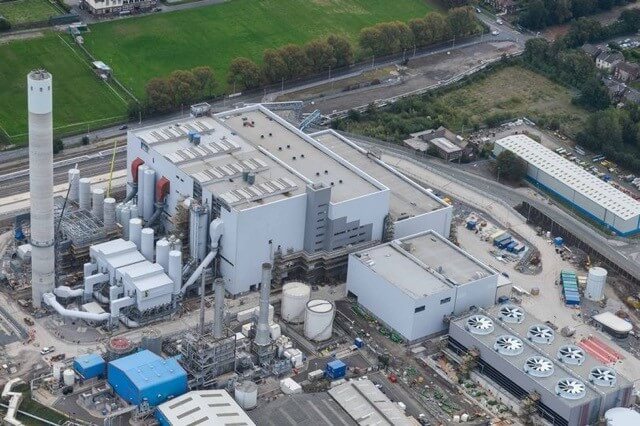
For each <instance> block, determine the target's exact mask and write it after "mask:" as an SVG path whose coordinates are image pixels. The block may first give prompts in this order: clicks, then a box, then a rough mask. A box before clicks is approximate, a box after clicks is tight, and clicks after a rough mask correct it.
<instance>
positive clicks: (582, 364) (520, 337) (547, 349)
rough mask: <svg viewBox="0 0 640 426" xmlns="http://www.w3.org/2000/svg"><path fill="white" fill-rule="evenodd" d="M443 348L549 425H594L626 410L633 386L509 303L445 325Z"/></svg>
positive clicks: (570, 341) (473, 313)
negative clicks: (612, 411) (617, 410)
mask: <svg viewBox="0 0 640 426" xmlns="http://www.w3.org/2000/svg"><path fill="white" fill-rule="evenodd" d="M449 348H450V350H451V351H452V353H454V355H453V357H454V358H456V359H457V361H458V362H460V363H469V362H470V363H471V365H477V366H478V369H479V371H480V372H481V373H482V374H484V375H485V376H487V377H488V378H489V379H490V380H491V381H493V382H495V383H496V384H497V385H498V386H500V387H501V388H503V389H505V390H506V391H507V392H508V393H510V394H511V395H513V396H514V397H515V398H516V399H518V400H522V401H524V402H525V404H524V405H525V406H527V404H528V406H529V407H530V408H531V409H532V410H533V411H537V412H538V414H539V415H540V416H542V417H543V418H544V419H546V420H547V421H549V422H550V423H551V424H554V425H569V426H582V425H586V424H596V423H597V422H598V421H599V419H601V418H603V416H604V413H605V412H606V411H607V410H608V409H610V408H612V407H620V406H628V405H629V404H630V401H631V398H632V391H633V386H632V383H631V382H629V381H628V380H627V379H626V378H624V377H623V376H621V375H619V374H617V373H616V371H615V370H614V368H613V367H610V366H608V365H602V364H601V363H600V362H599V361H597V360H596V359H595V358H593V357H591V356H590V355H589V354H588V353H587V351H585V350H584V349H583V348H582V347H580V346H578V345H576V344H575V343H574V342H573V341H572V340H571V339H570V338H566V337H564V336H562V335H560V334H559V333H556V332H555V331H554V330H553V329H552V328H550V327H549V326H548V325H546V324H545V323H544V322H543V321H541V320H539V319H538V318H535V317H533V316H531V315H530V314H528V313H527V312H525V311H524V310H523V309H522V308H521V307H519V306H515V305H498V306H495V307H493V308H491V309H489V310H486V311H482V310H479V311H477V312H472V313H467V314H465V315H463V316H460V317H458V318H456V319H454V320H452V321H451V324H450V327H449Z"/></svg>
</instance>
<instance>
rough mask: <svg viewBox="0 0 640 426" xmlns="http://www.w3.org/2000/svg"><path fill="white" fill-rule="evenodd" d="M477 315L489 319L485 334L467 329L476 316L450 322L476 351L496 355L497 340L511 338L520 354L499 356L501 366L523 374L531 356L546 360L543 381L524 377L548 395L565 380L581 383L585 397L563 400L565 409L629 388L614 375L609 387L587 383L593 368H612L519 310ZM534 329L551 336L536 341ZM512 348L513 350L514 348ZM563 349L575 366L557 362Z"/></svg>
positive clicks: (497, 309)
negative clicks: (548, 368)
mask: <svg viewBox="0 0 640 426" xmlns="http://www.w3.org/2000/svg"><path fill="white" fill-rule="evenodd" d="M515 311H517V312H519V313H518V315H517V318H519V319H518V320H517V321H513V320H511V319H510V318H515V317H516V316H514V315H511V314H509V312H515ZM479 314H480V315H483V316H486V317H488V318H490V320H491V324H492V326H493V329H492V331H490V332H489V333H484V334H482V333H480V334H479V333H474V332H473V329H472V327H470V326H469V324H468V322H467V320H468V319H469V318H470V317H473V316H476V315H477V314H476V313H467V314H465V315H463V316H462V317H459V318H457V319H455V320H454V321H452V324H455V325H456V326H457V327H458V328H460V329H462V330H465V332H466V333H468V334H469V335H470V336H473V338H474V339H475V340H476V342H477V345H475V346H476V347H478V348H480V347H482V346H484V347H485V348H486V349H488V350H491V351H494V352H496V353H499V354H500V352H499V351H497V350H496V342H497V339H499V338H500V337H501V336H513V337H515V338H516V339H517V340H519V341H520V344H518V346H520V347H522V350H521V352H520V353H517V354H514V355H509V354H502V355H501V358H502V359H503V360H504V362H507V363H510V364H511V365H513V366H514V367H515V368H516V369H518V370H521V371H522V370H524V368H525V363H526V362H527V360H529V359H530V358H532V357H534V356H538V357H540V356H542V357H544V358H546V359H547V360H548V361H549V362H550V365H552V367H551V371H552V374H551V375H548V376H545V377H538V376H535V375H534V374H529V375H528V377H530V378H531V380H534V381H536V382H537V383H539V384H540V385H541V386H543V387H545V388H546V389H547V390H548V391H550V392H551V393H556V386H557V384H558V381H560V380H563V379H566V378H574V379H578V380H579V381H581V382H582V383H584V384H585V396H584V397H582V398H578V399H565V398H563V399H562V400H563V401H564V402H565V403H566V404H567V405H582V404H584V403H585V401H588V400H589V399H591V398H595V397H597V396H598V394H599V393H610V392H613V391H617V390H619V389H620V388H622V387H628V386H629V385H630V384H629V381H628V380H626V379H625V378H624V377H623V376H622V375H620V374H617V375H616V381H615V383H614V384H613V385H612V386H597V385H596V384H594V383H593V382H592V380H591V379H592V377H591V372H592V370H593V369H594V368H601V369H603V370H604V369H611V370H613V368H610V367H606V366H602V364H601V363H600V362H599V361H598V360H596V359H595V358H593V357H592V356H591V355H589V353H588V352H587V351H585V350H583V349H582V348H580V347H579V346H578V345H576V343H575V342H574V341H573V340H572V339H571V338H568V337H564V336H563V335H562V334H561V333H556V332H555V331H554V330H553V329H552V328H551V327H549V325H547V324H545V323H544V321H542V320H540V319H538V318H536V317H534V316H533V315H531V314H529V313H528V312H526V311H524V310H523V309H522V308H521V307H519V306H513V305H497V306H494V307H493V308H490V309H488V310H486V311H481V312H479ZM534 328H535V329H537V334H538V335H539V336H542V337H545V336H546V337H548V336H551V337H550V339H548V338H543V339H542V340H536V337H535V335H534V334H532V329H534ZM541 333H543V334H541ZM513 347H514V348H515V346H513ZM567 347H570V351H571V352H572V355H571V357H572V358H573V359H576V360H579V362H578V363H572V362H570V361H564V362H560V361H559V360H560V359H562V356H561V349H562V350H565V351H566V349H565V348H567ZM614 374H615V372H614Z"/></svg>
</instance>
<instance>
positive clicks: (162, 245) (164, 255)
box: [156, 238, 170, 273]
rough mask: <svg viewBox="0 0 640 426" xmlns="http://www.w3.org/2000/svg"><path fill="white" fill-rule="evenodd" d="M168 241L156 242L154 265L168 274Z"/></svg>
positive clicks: (163, 239)
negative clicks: (157, 265)
mask: <svg viewBox="0 0 640 426" xmlns="http://www.w3.org/2000/svg"><path fill="white" fill-rule="evenodd" d="M169 251H170V249H169V241H167V239H166V238H162V239H160V240H158V242H157V243H156V263H157V264H159V265H160V266H162V267H163V268H164V272H165V273H167V272H169Z"/></svg>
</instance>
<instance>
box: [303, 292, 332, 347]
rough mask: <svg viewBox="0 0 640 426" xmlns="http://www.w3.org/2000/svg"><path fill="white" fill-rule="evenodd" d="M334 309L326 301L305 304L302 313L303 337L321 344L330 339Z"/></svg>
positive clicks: (317, 300)
mask: <svg viewBox="0 0 640 426" xmlns="http://www.w3.org/2000/svg"><path fill="white" fill-rule="evenodd" d="M334 314H335V309H334V307H333V303H331V302H329V301H328V300H323V299H314V300H310V301H309V302H307V307H306V309H305V313H304V335H305V337H306V338H307V339H309V340H315V341H317V342H322V341H324V340H327V339H330V338H331V332H332V331H333V316H334Z"/></svg>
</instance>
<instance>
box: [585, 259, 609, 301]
mask: <svg viewBox="0 0 640 426" xmlns="http://www.w3.org/2000/svg"><path fill="white" fill-rule="evenodd" d="M606 283H607V270H606V269H604V268H600V267H598V266H596V267H593V268H591V269H589V275H588V276H587V290H586V291H585V297H586V298H587V299H589V300H594V301H599V300H602V298H603V297H604V286H605V284H606Z"/></svg>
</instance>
